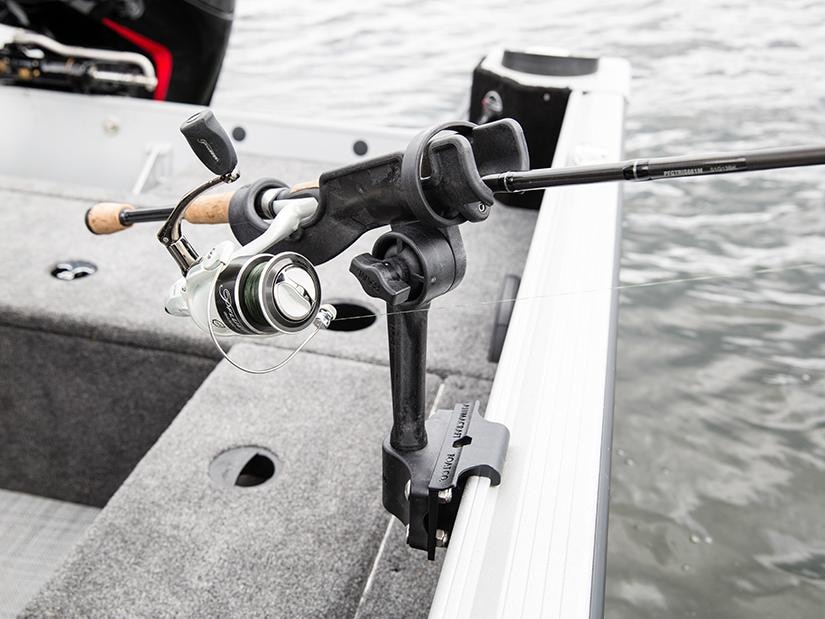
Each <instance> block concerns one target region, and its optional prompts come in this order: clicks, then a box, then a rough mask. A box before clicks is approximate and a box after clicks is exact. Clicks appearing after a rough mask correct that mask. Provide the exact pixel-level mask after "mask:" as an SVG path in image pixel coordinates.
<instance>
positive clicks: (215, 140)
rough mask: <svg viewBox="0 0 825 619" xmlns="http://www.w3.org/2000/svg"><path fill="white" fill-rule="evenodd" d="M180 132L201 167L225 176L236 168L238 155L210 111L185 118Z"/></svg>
mask: <svg viewBox="0 0 825 619" xmlns="http://www.w3.org/2000/svg"><path fill="white" fill-rule="evenodd" d="M180 132H181V133H182V134H183V137H185V138H186V141H187V142H189V146H190V147H191V148H192V150H193V151H194V152H195V154H196V155H197V156H198V159H200V160H201V162H202V163H203V165H205V166H206V167H207V168H209V169H210V170H211V171H212V172H214V173H215V174H216V175H218V176H225V175H227V174H230V173H231V172H232V171H233V170H234V169H235V168H236V167H237V165H238V154H237V153H236V152H235V147H234V146H233V145H232V140H231V139H229V136H228V135H227V134H226V131H224V129H223V127H221V124H220V123H219V122H218V119H217V118H215V115H214V114H213V113H212V111H211V110H203V111H201V112H198V113H197V114H194V115H192V116H190V117H189V118H187V119H186V120H185V121H184V123H183V124H182V125H181V126H180Z"/></svg>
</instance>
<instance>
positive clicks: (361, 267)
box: [349, 254, 410, 305]
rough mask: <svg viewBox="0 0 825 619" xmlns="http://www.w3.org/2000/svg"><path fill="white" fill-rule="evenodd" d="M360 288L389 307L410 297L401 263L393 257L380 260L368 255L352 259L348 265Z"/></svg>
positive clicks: (408, 286)
mask: <svg viewBox="0 0 825 619" xmlns="http://www.w3.org/2000/svg"><path fill="white" fill-rule="evenodd" d="M349 270H350V273H352V274H353V275H355V277H356V278H357V279H358V281H359V283H360V284H361V287H362V288H363V289H364V292H366V293H367V294H368V295H370V296H371V297H375V298H376V299H383V300H384V301H386V302H387V304H389V305H399V304H401V303H404V302H405V301H406V300H407V299H409V297H410V285H409V284H408V283H407V282H406V281H404V276H405V271H404V267H403V262H402V261H401V260H400V259H398V258H395V257H392V258H386V259H384V260H381V259H379V258H376V257H375V256H372V255H370V254H361V255H360V256H356V257H355V258H353V260H352V262H351V263H350V265H349Z"/></svg>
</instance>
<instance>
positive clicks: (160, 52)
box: [103, 17, 172, 101]
mask: <svg viewBox="0 0 825 619" xmlns="http://www.w3.org/2000/svg"><path fill="white" fill-rule="evenodd" d="M103 24H104V25H105V26H106V27H107V28H110V29H112V30H114V31H115V32H117V33H118V34H119V35H120V36H122V37H123V38H124V39H126V40H127V41H129V42H130V43H134V44H135V45H136V46H137V47H139V48H140V49H142V50H143V51H144V52H146V53H147V54H149V56H150V57H151V58H152V62H154V64H155V72H156V73H157V78H158V85H157V87H156V88H155V95H154V99H156V100H158V101H165V100H166V93H167V92H168V90H169V80H170V79H171V78H172V52H170V51H169V48H167V47H166V46H165V45H161V44H160V43H158V42H157V41H153V40H152V39H149V38H147V37H145V36H143V35H142V34H138V33H137V32H135V31H134V30H130V29H129V28H127V27H126V26H123V25H121V24H119V23H117V22H114V21H112V20H111V19H108V18H106V17H104V18H103Z"/></svg>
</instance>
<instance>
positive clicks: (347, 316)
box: [329, 301, 378, 331]
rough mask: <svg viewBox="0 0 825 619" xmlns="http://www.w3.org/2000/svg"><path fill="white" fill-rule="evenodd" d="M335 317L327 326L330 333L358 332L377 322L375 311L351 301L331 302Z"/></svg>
mask: <svg viewBox="0 0 825 619" xmlns="http://www.w3.org/2000/svg"><path fill="white" fill-rule="evenodd" d="M332 305H333V307H335V311H336V315H335V320H333V321H332V323H331V324H330V325H329V330H330V331H360V330H361V329H366V328H367V327H369V326H371V325H372V324H374V323H375V321H376V320H378V317H377V316H376V315H375V311H374V310H371V309H370V308H369V307H367V306H366V305H362V304H360V303H355V302H353V301H333V302H332Z"/></svg>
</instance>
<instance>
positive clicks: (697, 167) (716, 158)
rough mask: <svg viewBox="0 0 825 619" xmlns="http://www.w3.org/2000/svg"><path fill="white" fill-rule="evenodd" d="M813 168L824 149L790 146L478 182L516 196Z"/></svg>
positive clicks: (527, 173)
mask: <svg viewBox="0 0 825 619" xmlns="http://www.w3.org/2000/svg"><path fill="white" fill-rule="evenodd" d="M813 165H825V146H793V147H788V148H770V149H764V150H751V151H743V152H738V153H713V154H706V155H685V156H681V157H659V158H656V159H630V160H627V161H619V162H615V163H600V164H596V165H583V166H573V167H567V168H540V169H535V170H524V171H520V172H501V173H498V174H488V175H486V176H483V177H482V178H481V180H482V181H483V182H484V184H485V185H487V187H489V188H490V189H492V190H493V192H495V193H520V192H523V191H535V190H538V189H547V188H549V187H559V186H562V185H588V184H592V183H609V182H614V181H634V182H639V181H655V180H661V179H669V178H685V177H689V176H709V175H714V174H732V173H735V172H752V171H756V170H775V169H779V168H794V167H799V166H813Z"/></svg>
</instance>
